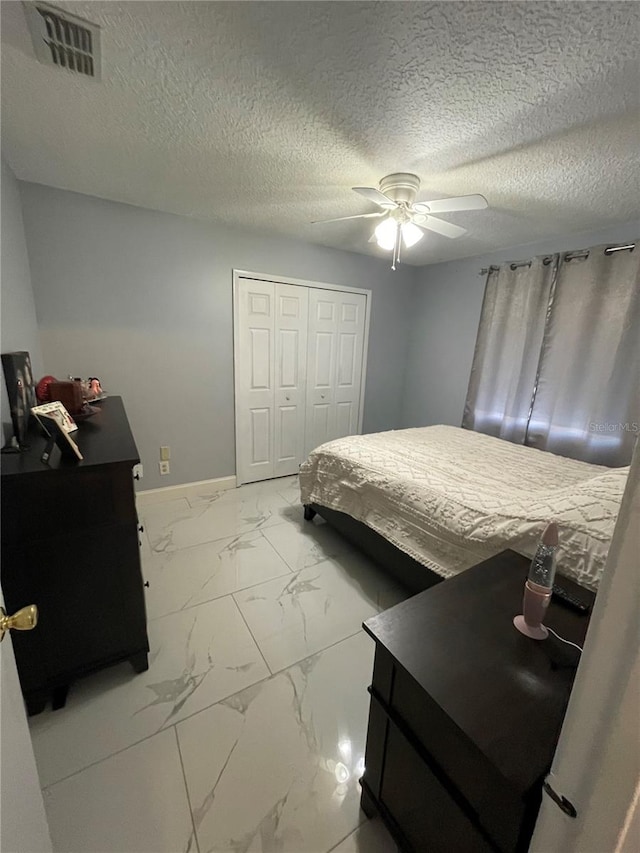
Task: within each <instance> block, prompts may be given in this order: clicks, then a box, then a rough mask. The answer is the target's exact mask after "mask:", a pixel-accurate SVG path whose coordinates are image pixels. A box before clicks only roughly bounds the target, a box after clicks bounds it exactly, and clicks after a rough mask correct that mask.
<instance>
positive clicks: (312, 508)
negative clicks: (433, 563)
mask: <svg viewBox="0 0 640 853" xmlns="http://www.w3.org/2000/svg"><path fill="white" fill-rule="evenodd" d="M316 514H317V515H319V516H321V517H322V518H324V520H325V521H326V522H327V524H330V525H331V526H332V527H333V528H335V529H336V530H337V531H338V533H340V534H341V535H342V536H344V538H345V539H347V540H348V541H349V542H351V543H352V544H353V545H355V546H356V548H358V550H360V551H362V553H363V554H366V555H367V557H370V558H371V559H372V560H373V561H374V562H375V563H378V565H380V566H381V567H382V568H383V569H384V570H385V571H387V572H389V574H391V575H393V576H394V578H395V579H396V580H398V581H399V582H400V583H401V584H402V586H404V587H405V588H406V589H407V590H408V591H409V592H411V593H412V594H415V593H418V592H422V591H423V590H425V589H428V588H429V587H430V586H435V584H437V583H440V581H443V580H444V578H442V577H440V575H437V574H436V573H435V572H434V571H432V570H431V569H428V568H427V567H426V566H423V565H422V563H419V562H418V561H417V560H414V559H413V557H410V556H409V555H408V554H405V553H404V551H401V550H400V549H399V548H396V546H395V545H392V544H391V542H389V541H387V540H386V539H385V538H384V537H383V536H381V535H380V534H379V533H376V532H375V530H372V529H371V528H370V527H367V525H366V524H363V523H362V522H361V521H356V519H355V518H352V517H351V516H350V515H347V514H346V513H344V512H338V510H336V509H329V507H326V506H320V505H319V504H304V517H305V521H313V519H314V516H315V515H316Z"/></svg>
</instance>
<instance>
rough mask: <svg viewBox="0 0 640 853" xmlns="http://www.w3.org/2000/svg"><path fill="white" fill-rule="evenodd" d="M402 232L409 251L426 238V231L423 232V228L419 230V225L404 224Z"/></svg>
mask: <svg viewBox="0 0 640 853" xmlns="http://www.w3.org/2000/svg"><path fill="white" fill-rule="evenodd" d="M401 230H402V239H403V240H404V244H405V246H406V247H407V249H410V248H411V247H412V246H415V244H416V243H417V242H418V241H419V240H422V238H423V237H424V231H422V229H421V228H418V226H417V225H414V224H413V222H404V223H403V225H402V228H401Z"/></svg>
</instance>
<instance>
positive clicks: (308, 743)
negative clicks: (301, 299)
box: [30, 477, 404, 853]
mask: <svg viewBox="0 0 640 853" xmlns="http://www.w3.org/2000/svg"><path fill="white" fill-rule="evenodd" d="M140 516H141V519H142V523H143V525H144V531H145V532H144V541H143V545H142V549H141V553H142V567H143V574H144V576H145V580H148V581H149V583H150V586H149V589H148V591H147V593H148V595H147V615H148V619H149V641H150V646H151V653H150V667H149V670H148V671H147V672H145V673H142V674H140V675H134V674H133V672H132V670H131V668H130V666H129V665H128V664H123V665H121V666H117V667H113V668H111V669H108V670H104V671H102V672H100V673H97V674H96V675H94V676H91V677H89V678H86V679H83V680H81V681H79V682H77V683H76V684H74V685H73V687H72V690H71V691H70V694H69V698H68V701H67V706H66V707H65V708H64V709H63V710H61V711H56V712H52V711H46V712H44V713H43V714H40V715H38V716H36V717H32V718H31V720H30V726H31V734H32V739H33V745H34V751H35V755H36V761H37V764H38V771H39V774H40V780H41V783H42V786H43V795H44V800H45V807H46V810H47V816H48V819H49V825H50V829H51V835H52V840H53V845H54V850H55V851H56V853H63V851H64V853H72V851H74V853H75V851H77V853H103V851H104V853H139V851H140V853H142V851H146V853H329V852H330V851H331V853H395V851H396V847H395V845H394V844H393V842H392V840H391V839H390V837H389V835H388V834H387V832H386V830H385V829H384V827H383V826H382V824H381V823H380V822H379V821H378V820H374V821H369V820H367V818H366V816H365V815H364V813H363V812H362V811H361V810H360V808H359V796H360V791H359V786H358V781H357V780H358V778H359V776H360V774H361V773H362V769H363V765H364V747H365V739H366V727H367V715H368V694H367V691H366V688H367V685H368V684H369V682H370V678H371V668H372V662H373V651H374V650H373V643H372V641H371V640H370V639H369V638H368V637H367V636H366V635H365V634H364V632H363V631H362V629H361V622H362V621H363V619H366V618H368V617H369V616H371V615H373V614H375V613H377V612H379V611H380V610H382V609H386V608H387V607H390V606H391V605H392V604H395V603H396V602H397V601H400V600H401V599H402V598H403V597H404V595H403V593H402V591H401V590H399V589H398V588H397V587H396V586H395V585H394V584H393V582H392V581H391V580H390V579H389V578H388V576H386V575H385V574H384V573H383V572H381V571H380V570H379V569H377V568H376V567H375V566H374V565H373V564H371V563H370V562H369V561H368V560H366V559H365V558H364V557H362V555H360V554H359V553H357V552H356V551H354V550H353V549H352V548H351V547H350V546H349V545H348V544H347V543H346V542H345V540H343V539H342V538H341V537H340V536H339V535H338V534H336V533H335V532H334V531H333V530H331V529H330V528H329V527H328V526H327V525H325V524H324V522H322V520H321V519H318V518H316V519H314V522H313V523H309V522H304V521H303V519H302V508H301V507H300V505H299V494H298V488H297V478H295V477H288V478H282V479H278V480H271V481H266V482H263V483H256V484H252V485H248V486H243V487H241V488H239V489H229V490H226V491H221V492H208V493H207V492H206V491H203V492H202V493H201V494H199V495H198V496H197V497H194V498H190V499H189V500H187V499H186V498H180V499H170V500H167V501H163V502H154V503H153V504H149V505H144V503H143V502H141V506H140Z"/></svg>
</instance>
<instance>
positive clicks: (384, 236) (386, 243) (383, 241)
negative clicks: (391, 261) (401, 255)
mask: <svg viewBox="0 0 640 853" xmlns="http://www.w3.org/2000/svg"><path fill="white" fill-rule="evenodd" d="M397 230H398V223H397V222H396V220H395V219H393V218H392V217H391V216H387V217H386V219H383V220H382V222H381V223H380V224H379V225H377V226H376V230H375V232H374V233H375V235H376V241H377V243H378V246H380V248H381V249H385V250H386V251H387V252H390V251H391V250H392V249H393V247H394V246H395V243H396V233H397Z"/></svg>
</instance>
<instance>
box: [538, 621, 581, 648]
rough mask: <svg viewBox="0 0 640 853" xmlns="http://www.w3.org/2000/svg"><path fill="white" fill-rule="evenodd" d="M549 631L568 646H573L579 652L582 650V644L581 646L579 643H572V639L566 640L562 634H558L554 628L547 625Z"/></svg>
mask: <svg viewBox="0 0 640 853" xmlns="http://www.w3.org/2000/svg"><path fill="white" fill-rule="evenodd" d="M545 628H546V629H547V631H549V632H550V633H551V634H553V636H554V637H557V638H558V639H559V640H560V641H561V642H562V643H566V644H567V645H568V646H573V648H574V649H577V650H578V651H579V652H582V646H579V645H578V644H577V643H572V642H571V640H565V638H564V637H561V636H560V634H556V632H555V631H554V630H553V628H550V627H549V626H548V625H545Z"/></svg>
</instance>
